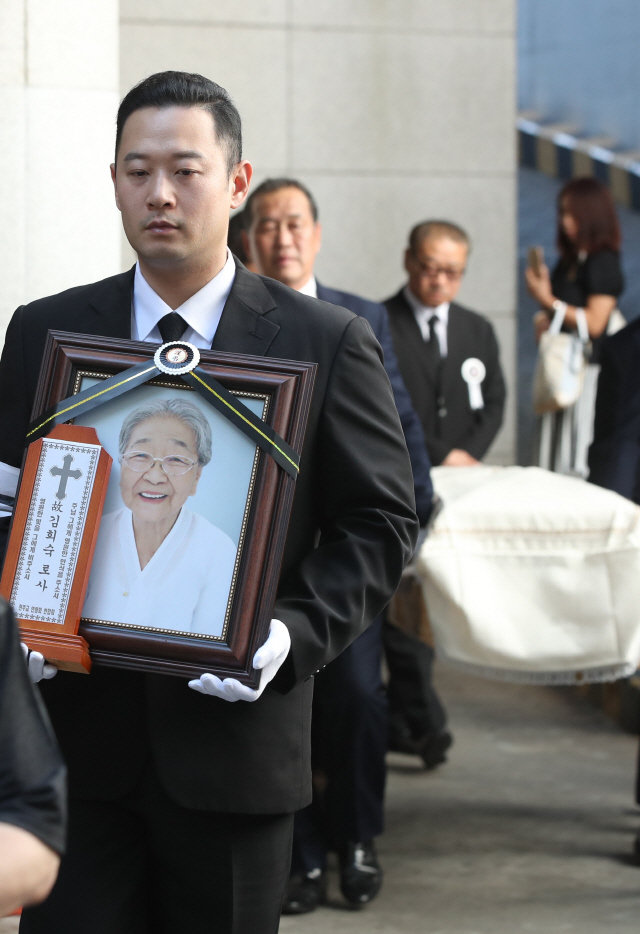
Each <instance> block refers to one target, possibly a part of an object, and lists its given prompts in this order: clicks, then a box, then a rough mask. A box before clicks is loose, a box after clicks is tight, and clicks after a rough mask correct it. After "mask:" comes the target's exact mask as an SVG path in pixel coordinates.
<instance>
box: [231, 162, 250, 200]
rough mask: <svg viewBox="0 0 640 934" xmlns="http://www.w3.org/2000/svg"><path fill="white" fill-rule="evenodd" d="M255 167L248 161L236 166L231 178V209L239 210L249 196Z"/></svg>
mask: <svg viewBox="0 0 640 934" xmlns="http://www.w3.org/2000/svg"><path fill="white" fill-rule="evenodd" d="M252 176H253V166H252V165H251V163H250V162H247V160H246V159H243V161H242V162H238V164H237V165H234V167H233V172H232V176H231V207H232V208H234V209H235V208H239V207H240V205H241V204H242V202H243V201H244V199H245V198H246V197H247V195H248V194H249V186H250V185H251V178H252Z"/></svg>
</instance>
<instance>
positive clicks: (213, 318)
mask: <svg viewBox="0 0 640 934" xmlns="http://www.w3.org/2000/svg"><path fill="white" fill-rule="evenodd" d="M235 275H236V264H235V262H234V260H233V256H232V255H231V252H230V251H229V250H228V249H227V261H226V263H225V264H224V266H223V267H222V269H221V270H220V272H219V273H218V275H217V276H214V278H213V279H211V281H210V282H207V284H206V285H205V286H203V287H202V288H201V289H200V291H199V292H196V293H195V295H192V296H191V298H188V299H187V301H186V302H184V303H183V304H182V305H180V307H179V308H175V309H172V308H169V306H168V305H167V303H166V302H164V301H163V300H162V299H161V298H160V296H159V295H158V293H157V292H154V290H153V289H152V288H151V286H150V285H149V283H148V282H147V280H146V279H145V278H144V276H143V275H142V273H141V272H140V266H139V264H137V263H136V272H135V277H134V280H133V307H132V322H131V334H132V336H133V339H134V340H138V341H149V342H152V343H156V344H160V343H162V336H161V334H160V331H159V329H158V321H160V319H161V318H164V316H165V315H167V314H169V313H170V312H171V311H177V312H178V314H180V315H182V317H183V318H184V320H185V321H186V322H187V324H188V325H189V327H188V329H187V330H186V331H185V333H184V340H186V341H190V342H191V343H192V344H195V346H196V347H200V348H201V349H209V348H210V347H211V344H212V343H213V338H214V337H215V333H216V330H217V328H218V324H219V323H220V318H221V317H222V311H223V309H224V306H225V302H226V301H227V298H228V297H229V292H230V291H231V287H232V285H233V280H234V279H235Z"/></svg>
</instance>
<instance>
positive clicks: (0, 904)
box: [0, 600, 66, 918]
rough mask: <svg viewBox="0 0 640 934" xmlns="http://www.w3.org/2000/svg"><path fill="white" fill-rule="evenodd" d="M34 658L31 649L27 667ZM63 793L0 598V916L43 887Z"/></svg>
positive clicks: (55, 854) (59, 844) (38, 896)
mask: <svg viewBox="0 0 640 934" xmlns="http://www.w3.org/2000/svg"><path fill="white" fill-rule="evenodd" d="M25 654H26V653H25ZM38 661H40V664H41V665H42V662H43V661H44V660H43V659H42V657H41V656H38V655H37V654H36V653H32V658H31V659H30V663H31V667H33V666H34V665H36V666H37V664H38ZM37 677H38V676H37V675H36V679H37ZM65 793H66V787H65V769H64V765H63V763H62V759H61V757H60V753H59V751H58V747H57V745H56V741H55V739H54V737H53V733H52V732H51V728H50V726H49V723H48V720H47V717H46V714H45V712H44V708H43V706H42V704H41V702H40V699H39V697H38V696H37V694H36V691H35V690H34V688H33V687H32V685H31V682H30V680H29V675H28V673H27V665H25V659H24V657H23V652H22V651H21V650H20V642H19V636H18V629H17V627H16V625H15V621H14V619H13V614H12V612H11V609H10V608H9V606H8V604H7V603H5V601H4V600H0V918H2V917H4V916H5V915H6V914H9V912H11V911H15V909H17V908H19V907H21V906H22V905H30V904H36V903H38V902H41V901H43V900H44V899H45V898H46V897H47V895H48V894H49V892H50V891H51V888H52V886H53V883H54V882H55V879H56V875H57V873H58V865H59V863H60V857H59V854H60V853H62V852H63V850H64V839H65V821H66V817H65Z"/></svg>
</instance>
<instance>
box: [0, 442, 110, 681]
mask: <svg viewBox="0 0 640 934" xmlns="http://www.w3.org/2000/svg"><path fill="white" fill-rule="evenodd" d="M111 463H112V459H111V456H110V455H109V454H108V453H107V452H106V451H105V449H104V448H103V447H102V446H101V444H100V442H99V440H98V435H97V434H96V431H95V429H94V428H88V427H83V426H80V425H58V426H57V427H56V428H54V429H53V430H52V431H51V432H50V433H49V435H48V436H47V437H46V438H40V439H39V440H38V441H34V442H33V443H32V444H31V445H30V446H29V449H28V452H27V457H26V461H25V465H24V469H23V472H22V476H21V481H20V487H19V493H18V498H17V501H16V507H15V512H14V517H13V523H12V525H11V533H10V536H9V545H8V548H7V557H6V559H5V564H4V571H3V574H2V580H1V581H0V593H1V594H2V596H3V597H5V598H6V599H7V600H8V601H9V602H10V603H11V606H12V607H13V611H14V613H15V616H16V619H17V620H18V624H19V626H20V630H21V634H22V639H23V641H24V642H26V644H27V645H28V646H29V648H30V649H32V650H33V651H37V652H41V653H42V654H43V655H44V657H45V659H46V660H47V661H48V662H51V663H52V664H54V665H55V666H56V667H57V668H62V669H66V670H67V671H80V672H86V673H88V672H89V671H90V670H91V658H90V656H89V646H88V644H87V642H86V640H85V639H83V638H82V636H79V635H78V627H79V625H80V617H81V613H82V606H83V604H84V599H85V594H86V590H87V584H88V582H89V572H90V570H91V561H92V559H93V552H94V549H95V544H96V539H97V537H98V529H99V526H100V518H101V516H102V510H103V507H104V501H105V496H106V494H107V484H108V481H109V474H110V472H111Z"/></svg>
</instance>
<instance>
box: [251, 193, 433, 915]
mask: <svg viewBox="0 0 640 934" xmlns="http://www.w3.org/2000/svg"><path fill="white" fill-rule="evenodd" d="M244 213H245V215H247V217H246V222H245V230H244V232H243V241H244V247H245V251H246V252H247V255H248V256H249V257H250V259H251V260H252V262H253V263H254V265H255V266H256V268H257V269H258V270H259V271H260V272H261V273H263V274H264V275H268V276H271V277H272V278H274V279H278V280H279V281H280V282H283V283H285V284H286V285H288V286H290V287H291V288H292V289H295V290H296V291H298V292H301V293H303V294H306V295H311V296H313V297H314V298H319V299H320V300H322V301H324V302H331V303H332V304H334V305H340V306H342V307H343V308H348V309H349V310H350V311H352V312H353V313H354V314H357V315H359V316H361V317H363V318H365V319H366V320H367V321H368V322H369V324H370V325H371V328H372V330H373V332H374V334H375V336H376V338H377V339H378V341H379V342H380V344H381V346H382V349H383V351H384V365H385V369H386V371H387V375H388V376H389V380H390V382H391V387H392V389H393V394H394V398H395V402H396V406H397V407H398V411H399V414H400V421H401V423H402V428H403V431H404V435H405V440H406V442H407V446H408V449H409V456H410V457H411V466H412V468H413V477H414V487H415V495H416V509H417V513H418V517H419V519H420V522H421V524H422V525H425V524H426V522H427V520H428V518H429V515H430V512H431V503H432V497H433V488H432V486H431V479H430V475H429V469H430V464H429V457H428V454H427V451H426V448H425V444H424V439H423V437H422V429H421V426H420V422H419V421H418V417H417V416H416V414H415V412H414V410H413V407H412V405H411V400H410V398H409V395H408V393H407V390H406V388H405V386H404V383H403V382H402V377H401V376H400V372H399V370H398V364H397V362H396V359H395V354H394V351H393V343H392V340H391V334H390V331H389V323H388V320H387V313H386V311H385V308H384V306H383V305H378V304H376V303H375V302H371V301H367V299H364V298H361V297H360V296H358V295H353V294H352V293H350V292H341V291H337V290H336V289H330V288H328V287H327V286H325V285H323V284H322V283H320V282H318V281H317V280H316V278H315V275H314V266H315V261H316V258H317V256H318V253H319V251H320V245H321V227H320V222H319V220H318V207H317V205H316V202H315V199H314V197H313V195H312V193H311V192H310V191H309V190H308V188H306V186H304V185H303V184H302V183H301V182H299V181H297V180H296V179H290V178H272V179H267V180H266V181H264V182H263V183H262V184H261V185H259V186H258V188H256V189H255V191H253V193H252V194H251V196H250V197H249V199H248V200H247V203H246V207H245V210H244ZM382 631H383V618H382V617H380V618H378V619H377V620H376V621H375V622H374V623H373V624H372V625H371V626H370V627H369V629H368V630H367V631H366V632H365V633H363V634H362V635H361V636H359V637H358V639H356V641H355V642H353V643H352V644H351V645H350V646H349V648H348V649H347V650H346V651H345V652H343V653H342V654H341V655H340V656H339V658H337V659H335V661H334V662H332V663H331V664H330V665H328V666H327V668H326V669H324V670H323V671H322V672H320V674H319V675H318V677H317V678H316V689H315V695H314V704H313V734H312V760H313V763H314V769H315V770H316V771H317V772H318V773H322V774H323V776H324V778H325V780H326V788H325V789H324V792H323V794H322V795H316V797H315V800H314V803H313V805H312V806H311V807H309V808H307V809H305V810H304V811H301V812H300V813H299V814H298V815H296V822H295V829H294V846H293V857H294V858H293V866H292V881H291V884H290V886H289V890H288V892H287V896H286V898H285V904H284V911H285V912H287V913H289V914H294V913H295V914H302V913H306V912H308V911H313V910H314V909H315V908H316V907H317V905H318V904H319V902H320V901H321V900H322V898H323V896H324V891H325V888H326V877H325V868H326V861H327V848H328V847H333V848H335V849H337V851H338V855H339V859H340V870H341V872H340V875H341V888H342V892H343V894H344V896H345V898H346V899H347V900H348V901H349V902H351V903H352V904H354V905H359V906H361V905H363V904H365V903H366V902H369V901H371V900H372V899H373V898H374V897H375V896H376V895H377V893H378V891H379V889H380V884H381V880H382V872H381V869H380V867H379V864H378V861H377V857H376V853H375V849H374V845H373V839H374V837H376V836H378V835H379V834H380V833H382V826H383V803H384V784H385V753H386V750H387V733H388V724H387V720H388V718H387V703H386V697H385V692H384V687H383V684H382V679H381V652H382Z"/></svg>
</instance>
